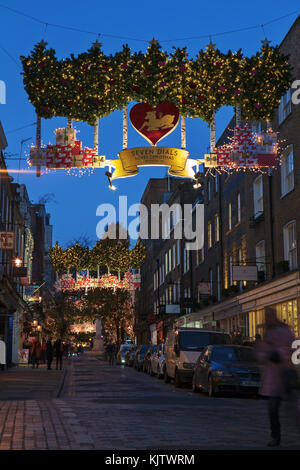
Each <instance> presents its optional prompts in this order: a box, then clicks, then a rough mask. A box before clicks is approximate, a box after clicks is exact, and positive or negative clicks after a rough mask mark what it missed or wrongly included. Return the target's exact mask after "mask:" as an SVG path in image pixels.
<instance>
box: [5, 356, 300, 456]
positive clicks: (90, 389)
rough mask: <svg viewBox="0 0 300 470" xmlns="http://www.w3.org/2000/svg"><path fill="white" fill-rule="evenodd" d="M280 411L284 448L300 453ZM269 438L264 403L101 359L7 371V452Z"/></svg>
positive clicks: (200, 445) (299, 436)
mask: <svg viewBox="0 0 300 470" xmlns="http://www.w3.org/2000/svg"><path fill="white" fill-rule="evenodd" d="M281 411H282V434H283V438H282V445H281V447H280V449H284V450H287V449H289V450H300V433H299V431H298V430H297V429H296V427H295V425H294V419H293V418H294V416H293V415H292V413H291V410H289V409H288V406H287V404H284V405H283V406H282V410H281ZM269 437H270V436H269V425H268V416H267V403H266V401H265V400H262V399H257V398H240V397H234V396H233V397H214V398H209V397H208V396H207V395H205V394H201V393H197V394H195V393H192V392H191V390H190V388H188V387H184V388H182V389H177V388H175V387H174V385H173V384H172V383H171V384H165V383H164V382H163V381H162V380H158V379H157V378H156V377H150V376H149V375H146V374H143V373H142V372H137V371H135V370H134V369H133V368H128V367H125V366H116V365H115V366H109V365H108V363H107V362H105V361H103V360H100V358H99V357H97V356H82V357H80V358H74V359H72V360H69V361H65V362H64V364H63V370H62V371H56V370H51V371H47V370H46V368H45V366H41V367H40V368H39V369H32V368H30V367H27V366H26V367H18V368H14V369H10V370H8V371H4V372H3V371H0V450H106V451H108V452H113V451H115V450H154V449H155V450H159V449H161V450H162V449H163V450H186V451H188V450H201V449H209V450H212V449H213V450H217V449H220V450H225V449H226V450H228V449H231V450H237V449H238V450H242V449H243V450H257V449H260V450H262V449H263V450H267V449H268V448H267V447H266V442H267V441H268V440H269ZM270 451H272V450H270Z"/></svg>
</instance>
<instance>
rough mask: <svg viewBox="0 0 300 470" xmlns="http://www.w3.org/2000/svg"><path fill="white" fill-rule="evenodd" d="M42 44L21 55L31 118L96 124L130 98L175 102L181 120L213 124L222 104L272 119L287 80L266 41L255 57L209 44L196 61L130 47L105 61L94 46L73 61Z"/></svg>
mask: <svg viewBox="0 0 300 470" xmlns="http://www.w3.org/2000/svg"><path fill="white" fill-rule="evenodd" d="M46 46H47V44H46V43H45V42H44V41H41V42H40V43H38V44H37V45H36V46H35V47H34V49H33V51H32V52H31V54H30V55H29V56H27V57H21V60H22V65H23V76H24V85H25V90H26V92H27V94H28V97H29V100H30V102H31V103H32V105H33V106H34V107H35V109H36V112H37V115H38V116H40V117H43V118H46V119H49V118H51V117H53V116H63V117H68V118H71V119H74V120H78V121H85V122H87V123H89V124H90V125H94V124H95V122H96V120H97V119H98V118H100V117H103V116H107V115H109V114H110V113H112V112H113V111H115V110H118V109H122V108H124V106H126V105H127V103H128V102H130V101H138V102H146V103H149V104H151V105H157V104H158V103H161V102H164V101H168V102H172V103H174V104H175V105H176V106H177V108H178V109H179V112H180V114H181V116H184V117H186V116H190V117H194V118H195V117H197V118H201V119H203V120H204V121H206V122H208V123H211V121H212V120H213V116H214V114H215V113H216V112H217V111H218V110H219V109H220V108H221V107H222V106H237V105H238V106H239V107H240V108H241V112H242V117H243V119H244V120H246V121H266V120H270V119H271V118H272V116H273V113H274V111H275V109H276V108H277V106H278V104H279V101H280V98H281V96H282V95H283V94H284V93H285V91H286V90H287V89H288V87H289V85H290V82H291V71H290V66H289V62H288V57H287V56H285V55H283V54H281V53H280V51H279V48H278V47H272V46H269V44H268V42H266V41H264V43H263V45H262V48H261V50H260V51H259V52H257V54H256V55H254V56H252V57H249V58H248V57H245V56H244V55H243V54H242V52H241V51H237V52H235V53H232V52H231V51H228V52H227V53H222V52H220V51H219V50H218V49H216V48H215V47H214V45H213V44H210V45H209V46H207V47H206V49H205V50H200V51H199V53H198V55H197V56H196V57H195V58H194V59H188V53H187V50H186V48H183V49H180V48H174V51H173V52H172V53H170V54H169V53H167V52H164V51H162V49H161V46H160V45H159V43H158V42H157V41H155V40H152V41H151V42H150V45H149V47H148V49H147V51H146V53H143V52H136V53H133V54H132V53H131V51H130V49H129V47H128V46H127V45H126V46H123V49H122V50H121V51H119V52H116V53H115V54H114V55H110V56H107V55H105V54H104V53H103V52H102V50H101V44H100V43H97V42H96V43H95V44H94V45H93V47H92V48H90V49H89V50H88V51H87V52H83V53H81V54H79V55H78V56H77V57H75V56H74V55H71V56H70V57H69V58H66V59H62V60H58V59H57V58H56V56H55V51H54V50H53V49H51V48H50V49H47V47H46Z"/></svg>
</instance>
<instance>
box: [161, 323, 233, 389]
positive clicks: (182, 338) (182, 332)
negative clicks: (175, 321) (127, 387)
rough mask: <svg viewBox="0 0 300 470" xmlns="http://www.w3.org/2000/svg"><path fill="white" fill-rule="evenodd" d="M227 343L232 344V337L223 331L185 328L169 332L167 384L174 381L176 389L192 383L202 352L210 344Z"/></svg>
mask: <svg viewBox="0 0 300 470" xmlns="http://www.w3.org/2000/svg"><path fill="white" fill-rule="evenodd" d="M227 343H230V336H229V334H227V333H225V332H223V331H217V330H206V329H204V328H184V327H180V328H178V329H173V330H171V331H169V332H168V334H167V340H166V349H165V359H166V367H165V374H164V379H165V382H170V380H171V379H174V381H175V386H176V387H181V386H182V384H183V383H191V382H192V378H193V371H194V366H195V363H196V361H197V359H198V357H199V355H200V353H201V351H203V349H204V348H205V347H206V346H208V345H209V344H227Z"/></svg>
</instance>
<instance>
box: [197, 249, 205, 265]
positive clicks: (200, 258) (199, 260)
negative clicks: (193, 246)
mask: <svg viewBox="0 0 300 470" xmlns="http://www.w3.org/2000/svg"><path fill="white" fill-rule="evenodd" d="M203 261H204V248H201V249H200V250H196V266H198V264H200V263H202V262H203Z"/></svg>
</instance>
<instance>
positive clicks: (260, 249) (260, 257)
mask: <svg viewBox="0 0 300 470" xmlns="http://www.w3.org/2000/svg"><path fill="white" fill-rule="evenodd" d="M255 256H256V266H257V270H258V271H259V272H260V271H263V272H266V264H265V263H266V252H265V240H261V241H260V242H258V243H257V244H256V246H255Z"/></svg>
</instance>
